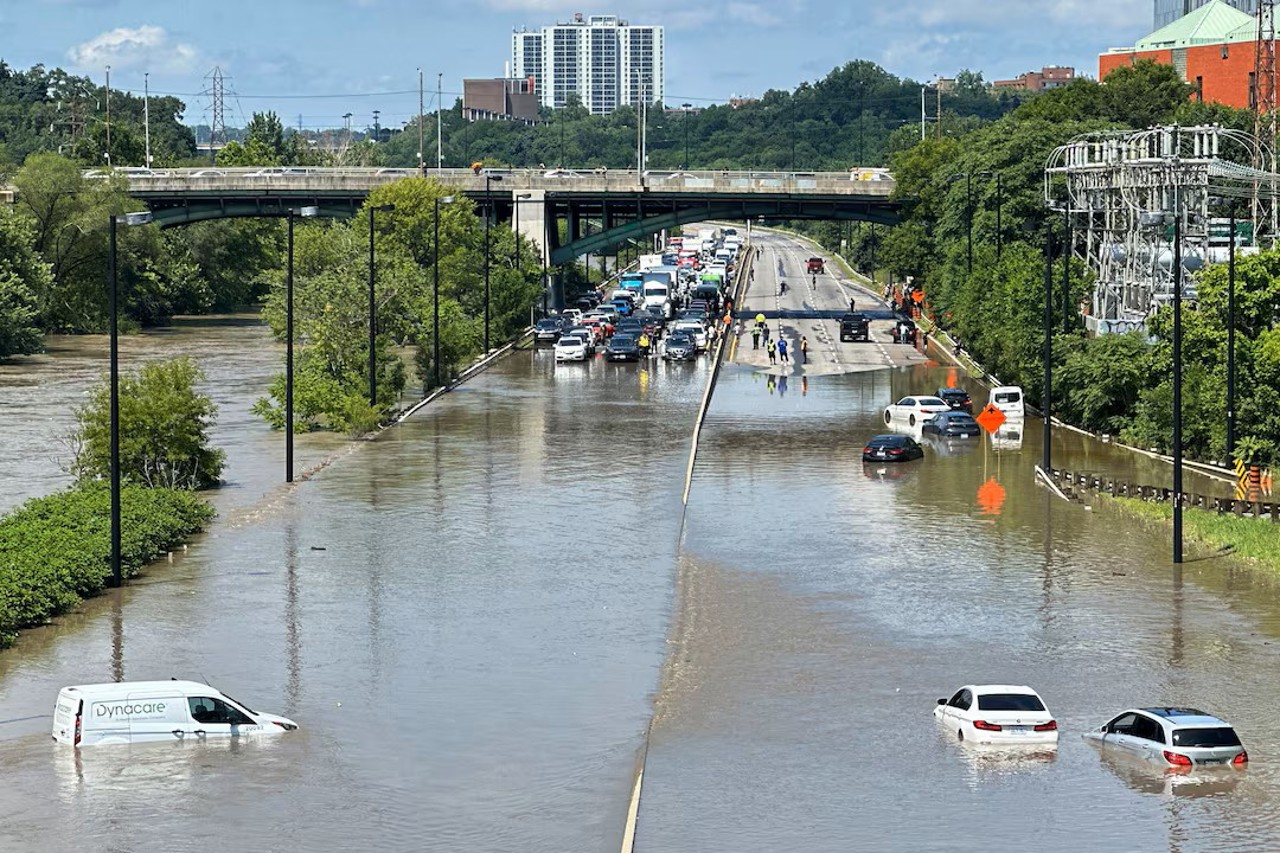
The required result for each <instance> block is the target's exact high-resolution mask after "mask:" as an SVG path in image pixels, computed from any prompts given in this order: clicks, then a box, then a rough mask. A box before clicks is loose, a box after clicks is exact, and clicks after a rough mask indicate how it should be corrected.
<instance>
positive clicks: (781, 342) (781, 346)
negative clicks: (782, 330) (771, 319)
mask: <svg viewBox="0 0 1280 853" xmlns="http://www.w3.org/2000/svg"><path fill="white" fill-rule="evenodd" d="M778 361H781V362H782V363H783V364H787V363H790V361H791V359H790V358H789V357H788V356H787V339H786V338H784V337H779V338H778Z"/></svg>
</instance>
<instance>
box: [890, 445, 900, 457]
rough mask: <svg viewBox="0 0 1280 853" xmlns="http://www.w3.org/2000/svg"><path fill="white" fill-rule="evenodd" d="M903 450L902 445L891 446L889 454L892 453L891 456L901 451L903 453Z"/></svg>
mask: <svg viewBox="0 0 1280 853" xmlns="http://www.w3.org/2000/svg"><path fill="white" fill-rule="evenodd" d="M901 452H902V448H901V447H890V448H889V455H890V456H894V455H897V454H899V453H901Z"/></svg>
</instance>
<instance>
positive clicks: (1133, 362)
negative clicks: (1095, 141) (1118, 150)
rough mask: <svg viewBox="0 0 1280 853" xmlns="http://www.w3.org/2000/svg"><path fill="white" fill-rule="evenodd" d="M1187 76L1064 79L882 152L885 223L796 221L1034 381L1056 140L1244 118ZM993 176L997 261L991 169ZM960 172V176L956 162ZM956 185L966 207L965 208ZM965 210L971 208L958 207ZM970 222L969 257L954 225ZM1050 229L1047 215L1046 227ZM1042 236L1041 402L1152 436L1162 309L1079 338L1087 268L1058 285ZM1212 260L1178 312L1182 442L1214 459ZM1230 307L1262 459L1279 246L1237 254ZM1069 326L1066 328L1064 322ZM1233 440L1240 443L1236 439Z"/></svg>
mask: <svg viewBox="0 0 1280 853" xmlns="http://www.w3.org/2000/svg"><path fill="white" fill-rule="evenodd" d="M1189 91H1190V90H1189V88H1188V87H1187V85H1186V84H1184V83H1183V82H1182V81H1181V80H1180V79H1179V78H1178V76H1177V73H1176V72H1175V71H1174V70H1173V69H1172V68H1169V67H1167V66H1162V65H1155V64H1152V63H1138V64H1137V65H1134V66H1130V67H1126V68H1123V69H1121V70H1120V71H1117V72H1116V73H1114V74H1112V75H1110V76H1109V77H1108V78H1107V80H1106V82H1105V83H1097V82H1094V81H1091V80H1083V79H1081V80H1076V81H1075V82H1073V83H1072V84H1070V85H1069V86H1066V87H1064V88H1061V89H1057V90H1053V91H1050V92H1047V93H1045V94H1043V95H1041V96H1039V97H1037V98H1035V99H1032V100H1030V101H1028V102H1026V103H1025V104H1023V105H1021V106H1020V107H1018V108H1017V109H1016V110H1014V111H1013V112H1011V113H1009V114H1008V115H1005V116H1003V117H1001V118H999V119H997V120H995V121H993V122H991V123H989V124H985V125H983V126H981V127H977V128H975V129H973V130H971V131H970V132H969V133H967V134H965V135H963V136H962V137H960V138H956V139H951V138H944V139H942V140H932V139H931V140H926V141H923V142H918V143H916V144H915V145H913V146H911V147H910V148H905V149H902V150H899V151H896V152H894V153H893V154H892V155H891V168H892V169H893V172H894V176H895V178H896V179H897V190H896V191H897V194H898V198H899V200H900V201H901V202H902V203H903V206H904V216H905V221H904V222H903V224H901V225H899V226H897V227H896V228H893V229H883V228H881V229H872V228H871V227H869V226H865V225H861V226H855V227H853V228H849V227H848V226H844V225H841V224H838V223H821V224H818V225H817V226H815V227H812V228H810V229H809V231H810V233H811V234H813V235H814V236H815V237H816V238H817V239H819V240H820V241H822V242H823V243H824V244H825V245H827V246H828V247H830V248H832V249H835V248H837V247H839V246H840V245H841V241H844V242H845V244H846V245H847V246H848V247H849V254H850V258H851V260H852V261H853V263H854V264H855V265H857V266H859V267H860V268H861V269H863V270H866V269H869V268H870V261H871V256H872V252H873V251H874V253H875V262H876V264H877V265H878V266H880V267H881V268H887V269H888V271H889V272H890V273H891V274H892V275H893V276H894V277H895V278H896V279H897V280H900V281H901V280H904V279H906V278H907V277H911V278H912V279H914V280H915V281H916V282H918V283H920V284H922V285H923V287H924V289H925V293H926V296H927V306H928V310H929V311H930V313H931V314H932V316H933V319H934V320H935V321H936V322H937V323H938V324H940V325H941V326H942V327H944V328H946V329H947V330H949V331H950V332H951V333H952V334H953V335H955V336H957V337H959V338H960V340H961V341H962V342H963V344H964V346H965V348H966V349H968V350H969V351H970V353H972V354H973V355H974V356H975V357H976V358H977V359H978V360H979V361H980V362H982V363H983V364H984V365H986V367H987V368H988V369H989V370H990V371H991V372H992V373H994V374H995V375H997V376H999V377H1000V378H1001V379H1002V380H1003V381H1007V382H1010V383H1013V384H1018V385H1022V386H1023V387H1025V388H1026V389H1027V392H1028V396H1029V397H1030V398H1031V400H1032V401H1035V402H1039V397H1040V393H1041V373H1042V369H1043V368H1042V360H1041V351H1042V349H1041V348H1042V343H1043V332H1042V328H1043V319H1042V318H1043V316H1044V296H1043V294H1044V277H1045V240H1046V236H1045V233H1046V225H1054V224H1056V223H1049V222H1047V221H1046V219H1047V216H1048V213H1047V210H1046V208H1045V204H1044V198H1043V170H1044V164H1045V161H1046V159H1047V157H1048V155H1049V152H1050V151H1051V150H1052V149H1053V148H1054V147H1055V146H1057V145H1060V144H1063V143H1065V142H1067V141H1069V140H1070V139H1071V138H1073V137H1075V136H1077V135H1079V134H1081V133H1085V132H1088V131H1091V130H1097V129H1101V128H1105V127H1135V128H1138V127H1147V126H1149V125H1151V124H1153V123H1172V122H1177V123H1179V124H1184V125H1185V124H1194V123H1201V122H1204V123H1209V122H1217V123H1220V124H1224V125H1228V126H1232V127H1237V128H1250V127H1251V126H1252V118H1251V116H1250V114H1249V113H1247V112H1245V111H1235V110H1230V109H1227V108H1225V107H1221V106H1215V105H1205V104H1197V103H1192V102H1190V101H1188V100H1187V97H1188V94H1189ZM997 173H998V174H999V175H1000V178H1001V187H1000V189H1001V202H1002V203H1001V205H1000V208H1001V210H1000V213H1001V216H1000V220H999V225H1000V231H999V235H998V237H999V240H1000V242H1002V244H1003V247H1002V251H1001V253H1000V255H1001V256H1000V258H999V261H997V252H996V244H997V215H996V214H997V205H996V201H997V199H996V192H997V187H996V181H995V179H994V178H995V175H996V174H997ZM966 175H968V176H969V177H968V179H966V178H965V176H966ZM970 191H971V199H972V206H971V207H970ZM970 217H972V219H971V220H970ZM970 221H972V229H973V243H974V249H973V269H972V271H971V272H970V271H969V269H968V245H967V231H968V226H969V223H970ZM1057 230H1058V231H1059V234H1060V232H1061V227H1060V226H1058V229H1057ZM1060 241H1061V237H1060V236H1058V237H1057V238H1056V240H1055V243H1054V244H1053V247H1052V262H1053V266H1054V268H1053V270H1052V275H1053V306H1052V319H1053V328H1054V330H1055V335H1054V342H1053V361H1054V367H1055V373H1056V377H1057V378H1056V381H1055V384H1054V389H1053V390H1054V399H1053V401H1052V405H1053V408H1054V411H1055V413H1056V414H1058V415H1059V416H1060V417H1063V418H1065V419H1066V420H1068V421H1070V422H1073V423H1076V424H1079V425H1081V426H1083V427H1085V428H1088V429H1091V430H1098V431H1102V432H1107V433H1111V434H1119V435H1121V436H1122V437H1123V438H1125V439H1126V440H1128V441H1131V442H1133V443H1135V444H1138V445H1140V446H1142V447H1153V448H1156V449H1159V450H1167V449H1168V448H1169V446H1170V443H1171V431H1172V426H1171V423H1172V415H1171V410H1172V386H1171V380H1170V375H1171V372H1172V361H1171V353H1170V346H1169V340H1170V338H1171V323H1170V319H1169V316H1168V314H1169V312H1168V311H1167V310H1166V311H1164V312H1162V313H1161V314H1159V315H1157V316H1156V317H1154V318H1153V319H1152V322H1151V324H1150V330H1151V333H1152V335H1153V337H1154V341H1153V342H1151V341H1148V339H1147V338H1146V337H1144V336H1141V335H1137V334H1131V335H1112V336H1108V335H1104V336H1100V337H1092V338H1091V337H1089V336H1087V335H1086V334H1085V331H1084V328H1083V324H1082V323H1081V322H1080V320H1079V311H1080V309H1081V307H1082V306H1083V305H1086V304H1087V300H1088V295H1089V293H1090V292H1091V285H1092V282H1091V279H1090V275H1089V273H1088V271H1087V270H1086V269H1085V268H1084V266H1083V265H1082V264H1080V263H1079V262H1073V263H1072V265H1071V271H1070V276H1069V282H1068V285H1067V296H1066V298H1065V299H1064V298H1063V296H1062V291H1063V286H1062V276H1063V269H1062V268H1063V260H1062V257H1061V255H1062V248H1061V246H1060V245H1059V243H1060ZM1226 272H1227V271H1226V265H1225V264H1223V265H1216V266H1210V267H1208V268H1207V269H1206V270H1204V271H1203V272H1202V273H1200V275H1199V278H1198V290H1199V306H1198V310H1188V311H1186V312H1185V313H1184V318H1185V327H1184V334H1185V335H1186V344H1185V348H1184V353H1185V357H1184V366H1185V368H1186V369H1185V383H1184V392H1183V393H1184V404H1183V417H1184V426H1183V431H1184V440H1185V442H1186V447H1187V452H1188V453H1190V454H1192V455H1193V456H1197V457H1199V458H1202V459H1225V458H1226V455H1227V454H1226V445H1225V442H1226V435H1225V433H1226V415H1225V410H1226V400H1225V388H1226V381H1225V362H1226V355H1225V353H1226V310H1225V304H1226V296H1225V292H1226ZM1238 275H1239V284H1238V288H1237V290H1238V293H1240V294H1242V295H1241V307H1240V309H1239V312H1238V314H1239V316H1238V320H1237V328H1238V330H1239V334H1238V336H1237V342H1238V345H1239V348H1238V359H1239V364H1240V374H1239V380H1238V388H1239V404H1238V412H1239V423H1240V433H1241V435H1242V437H1243V438H1244V440H1243V441H1242V442H1241V445H1240V447H1241V448H1242V452H1245V455H1248V456H1249V457H1250V458H1251V459H1252V460H1253V461H1256V462H1272V463H1274V462H1277V461H1280V457H1278V456H1277V453H1278V448H1280V413H1278V410H1277V409H1276V407H1275V405H1274V402H1273V397H1274V389H1275V388H1276V387H1278V383H1280V332H1277V331H1276V330H1275V326H1276V322H1277V319H1280V285H1277V282H1278V281H1280V252H1266V253H1264V254H1263V255H1261V256H1259V257H1255V258H1250V259H1247V260H1244V261H1242V262H1241V263H1240V264H1239V272H1238ZM1064 326H1069V327H1070V329H1071V331H1070V332H1066V331H1063V329H1064ZM1246 451H1247V452H1246Z"/></svg>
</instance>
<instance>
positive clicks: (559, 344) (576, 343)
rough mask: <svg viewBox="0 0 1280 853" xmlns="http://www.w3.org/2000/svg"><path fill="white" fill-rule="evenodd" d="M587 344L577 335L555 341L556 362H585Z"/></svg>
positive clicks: (565, 336)
mask: <svg viewBox="0 0 1280 853" xmlns="http://www.w3.org/2000/svg"><path fill="white" fill-rule="evenodd" d="M586 360H587V342H586V340H585V339H583V338H580V337H578V336H577V335H564V336H562V337H561V338H560V340H558V341H556V361H586Z"/></svg>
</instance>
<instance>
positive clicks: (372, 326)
mask: <svg viewBox="0 0 1280 853" xmlns="http://www.w3.org/2000/svg"><path fill="white" fill-rule="evenodd" d="M395 209H396V206H395V205H394V204H378V205H370V206H369V405H370V406H377V405H378V350H377V337H378V315H377V311H378V306H377V302H376V301H375V299H374V292H373V283H374V275H373V269H374V268H373V215H374V214H375V213H390V212H391V211H393V210H395Z"/></svg>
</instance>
